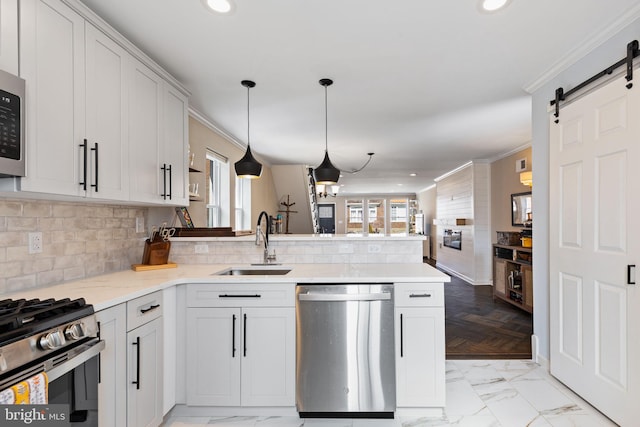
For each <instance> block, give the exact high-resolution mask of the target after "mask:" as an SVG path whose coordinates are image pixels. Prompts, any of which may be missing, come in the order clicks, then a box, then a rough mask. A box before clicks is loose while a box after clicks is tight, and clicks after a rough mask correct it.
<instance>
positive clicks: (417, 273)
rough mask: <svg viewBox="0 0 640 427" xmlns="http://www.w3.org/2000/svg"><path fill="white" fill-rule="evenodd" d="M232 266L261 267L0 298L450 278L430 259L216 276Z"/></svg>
mask: <svg viewBox="0 0 640 427" xmlns="http://www.w3.org/2000/svg"><path fill="white" fill-rule="evenodd" d="M232 267H243V268H260V267H257V266H250V265H248V264H237V265H236V264H234V265H228V264H211V265H181V266H178V267H177V268H168V269H162V270H150V271H138V272H135V271H133V270H126V271H120V272H118V273H112V274H105V275H102V276H96V277H91V278H87V279H83V280H79V281H73V282H67V283H63V284H60V285H55V286H50V287H46V288H37V289H31V290H26V291H22V292H16V293H13V294H8V295H2V296H1V297H2V298H14V299H17V298H40V299H44V298H56V299H60V298H71V299H75V298H85V300H86V301H87V302H88V303H90V304H93V306H94V309H95V310H96V311H99V310H103V309H105V308H109V307H112V306H114V305H117V304H120V303H123V302H126V301H129V300H131V299H133V298H137V297H139V296H142V295H146V294H148V293H150V292H155V291H158V290H162V289H164V288H167V287H170V286H175V285H181V284H187V283H327V282H328V283H342V282H349V283H381V282H393V283H398V282H413V283H416V282H440V283H442V282H449V281H450V280H451V279H450V277H449V276H447V275H446V274H444V273H442V272H440V271H438V270H436V269H435V268H433V267H431V266H429V265H428V264H419V263H414V264H290V265H273V266H269V267H267V268H272V269H289V268H290V269H291V271H290V272H289V273H287V274H286V275H250V276H218V275H215V274H214V273H216V272H220V271H223V270H226V269H229V268H232Z"/></svg>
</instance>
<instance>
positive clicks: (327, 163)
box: [313, 79, 340, 185]
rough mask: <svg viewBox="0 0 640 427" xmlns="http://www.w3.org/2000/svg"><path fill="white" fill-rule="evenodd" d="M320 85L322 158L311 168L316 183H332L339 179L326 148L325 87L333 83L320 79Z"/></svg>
mask: <svg viewBox="0 0 640 427" xmlns="http://www.w3.org/2000/svg"><path fill="white" fill-rule="evenodd" d="M319 83H320V85H321V86H324V160H322V163H320V166H318V167H317V168H315V169H314V170H313V178H314V179H315V181H316V184H324V185H333V184H336V183H337V182H338V179H340V169H338V168H337V167H335V166H334V165H333V163H331V160H330V159H329V149H328V147H327V146H328V135H327V133H328V132H327V131H328V125H327V123H328V109H327V87H328V86H331V85H332V84H333V80H331V79H321V80H320V82H319Z"/></svg>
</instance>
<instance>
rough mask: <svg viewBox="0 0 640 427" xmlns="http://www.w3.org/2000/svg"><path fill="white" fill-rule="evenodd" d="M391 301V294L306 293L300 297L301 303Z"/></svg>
mask: <svg viewBox="0 0 640 427" xmlns="http://www.w3.org/2000/svg"><path fill="white" fill-rule="evenodd" d="M390 299H391V293H389V292H382V293H373V294H320V293H310V292H309V293H306V294H300V295H298V300H300V301H386V300H390Z"/></svg>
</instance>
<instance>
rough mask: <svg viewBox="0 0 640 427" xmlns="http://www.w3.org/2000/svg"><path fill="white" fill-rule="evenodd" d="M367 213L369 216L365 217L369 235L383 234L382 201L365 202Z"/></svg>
mask: <svg viewBox="0 0 640 427" xmlns="http://www.w3.org/2000/svg"><path fill="white" fill-rule="evenodd" d="M367 212H368V214H369V215H368V217H367V222H368V224H369V227H368V230H369V233H372V234H374V233H375V234H384V233H385V229H384V225H385V217H384V216H385V213H384V199H371V200H367Z"/></svg>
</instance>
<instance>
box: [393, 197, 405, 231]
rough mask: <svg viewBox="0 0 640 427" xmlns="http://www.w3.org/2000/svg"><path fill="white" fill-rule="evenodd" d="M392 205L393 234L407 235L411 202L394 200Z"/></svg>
mask: <svg viewBox="0 0 640 427" xmlns="http://www.w3.org/2000/svg"><path fill="white" fill-rule="evenodd" d="M390 204H391V233H390V234H396V235H397V234H402V235H406V234H407V232H408V230H409V201H408V200H407V199H392V200H390Z"/></svg>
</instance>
